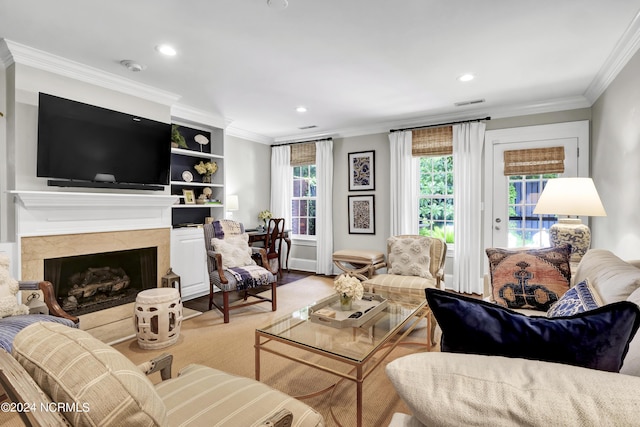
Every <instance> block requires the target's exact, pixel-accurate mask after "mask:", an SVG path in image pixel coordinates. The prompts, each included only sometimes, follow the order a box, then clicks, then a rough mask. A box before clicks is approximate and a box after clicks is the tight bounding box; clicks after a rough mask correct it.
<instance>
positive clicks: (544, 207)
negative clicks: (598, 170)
mask: <svg viewBox="0 0 640 427" xmlns="http://www.w3.org/2000/svg"><path fill="white" fill-rule="evenodd" d="M533 213H534V214H550V215H575V216H607V213H606V212H605V210H604V206H602V202H601V201H600V196H598V191H597V190H596V186H595V185H594V184H593V180H592V179H591V178H553V179H550V180H549V181H548V182H547V185H546V186H545V187H544V190H543V191H542V194H541V195H540V198H539V199H538V204H537V205H536V208H535V209H534V210H533Z"/></svg>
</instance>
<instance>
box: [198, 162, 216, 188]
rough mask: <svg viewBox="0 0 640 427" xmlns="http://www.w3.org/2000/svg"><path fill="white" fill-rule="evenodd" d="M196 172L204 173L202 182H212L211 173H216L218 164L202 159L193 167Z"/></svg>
mask: <svg viewBox="0 0 640 427" xmlns="http://www.w3.org/2000/svg"><path fill="white" fill-rule="evenodd" d="M193 168H194V169H195V170H196V172H198V173H199V174H200V175H202V182H206V183H210V182H211V175H213V174H214V173H216V171H217V170H218V164H217V163H216V162H206V163H205V162H204V161H201V162H200V163H198V164H197V165H195V166H194V167H193Z"/></svg>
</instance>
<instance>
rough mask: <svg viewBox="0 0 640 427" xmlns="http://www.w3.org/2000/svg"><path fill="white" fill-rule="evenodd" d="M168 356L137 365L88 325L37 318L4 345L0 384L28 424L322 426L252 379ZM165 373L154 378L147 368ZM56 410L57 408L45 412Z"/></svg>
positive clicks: (306, 410)
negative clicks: (174, 370)
mask: <svg viewBox="0 0 640 427" xmlns="http://www.w3.org/2000/svg"><path fill="white" fill-rule="evenodd" d="M171 361H172V357H171V356H170V355H161V356H157V357H155V358H154V359H152V360H151V361H149V362H147V363H144V364H142V365H139V366H136V365H135V364H134V363H133V362H132V361H130V360H129V359H128V358H126V357H125V356H124V355H123V354H122V353H120V352H118V351H117V350H116V349H114V348H113V347H111V346H109V345H107V344H104V343H103V342H101V341H100V340H98V339H96V338H94V337H92V336H91V335H90V334H89V333H87V332H86V331H82V330H79V329H74V328H69V327H67V326H63V325H58V324H54V323H36V324H33V325H31V326H29V327H27V328H25V329H24V330H23V331H21V332H20V333H19V334H18V335H16V337H15V345H14V351H13V354H12V355H11V354H9V353H7V352H6V351H4V350H2V349H0V386H1V387H2V389H4V390H5V392H6V394H7V396H8V397H9V399H10V400H11V401H12V402H15V403H16V404H19V405H22V406H20V407H21V408H22V407H24V408H25V410H19V411H16V412H17V413H18V414H17V415H19V416H20V418H21V420H22V421H23V422H24V424H25V425H27V426H60V425H69V426H85V425H113V426H143V425H144V426H151V425H153V426H167V427H171V426H184V427H186V426H218V427H234V426H256V427H268V426H269V427H274V426H275V427H290V426H292V425H296V426H299V427H322V426H323V425H324V419H323V417H322V415H320V414H319V413H318V412H316V411H315V410H313V409H312V408H311V407H309V406H308V405H306V404H305V403H303V402H301V401H299V400H297V399H294V398H293V397H291V396H289V395H287V394H285V393H282V392H280V391H278V390H274V389H273V388H271V387H269V386H268V385H266V384H263V383H261V382H259V381H256V380H254V379H251V378H245V377H240V376H236V375H231V374H228V373H226V372H224V371H221V370H218V369H214V368H210V367H208V366H203V365H196V364H190V365H187V366H185V367H184V368H182V369H181V370H180V372H179V373H178V375H177V377H175V378H171ZM154 372H160V377H161V381H159V382H157V383H156V384H154V383H153V382H152V381H151V380H150V379H149V378H148V377H147V376H146V374H147V375H148V374H152V373H154ZM42 408H53V409H54V410H42Z"/></svg>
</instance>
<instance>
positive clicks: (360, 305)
mask: <svg viewBox="0 0 640 427" xmlns="http://www.w3.org/2000/svg"><path fill="white" fill-rule="evenodd" d="M386 306H387V299H386V298H383V297H381V296H380V295H377V294H370V293H367V292H365V293H364V295H363V297H362V299H361V300H354V301H353V303H352V306H351V307H352V309H351V310H349V311H343V310H342V309H341V308H340V296H339V295H338V294H336V295H334V296H333V297H331V298H329V299H328V300H326V301H324V302H321V303H318V304H316V305H314V306H312V307H311V308H310V309H309V318H310V319H311V321H312V322H314V323H320V324H322V325H327V326H331V327H333V328H349V327H353V328H358V327H360V326H362V325H363V324H365V323H366V322H367V321H369V320H371V319H372V318H374V317H375V316H376V315H377V314H378V313H380V312H381V311H382V310H384V308H385V307H386ZM327 310H328V311H329V312H330V313H334V317H331V316H327V315H323V313H325V312H327ZM357 312H359V313H361V315H360V316H359V317H357V318H350V317H349V316H351V315H352V314H354V313H357Z"/></svg>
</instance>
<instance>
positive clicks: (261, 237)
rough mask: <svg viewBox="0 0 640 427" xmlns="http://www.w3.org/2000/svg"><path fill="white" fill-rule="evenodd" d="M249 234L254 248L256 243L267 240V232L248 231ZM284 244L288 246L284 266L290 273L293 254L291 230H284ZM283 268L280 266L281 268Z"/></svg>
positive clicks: (250, 244)
mask: <svg viewBox="0 0 640 427" xmlns="http://www.w3.org/2000/svg"><path fill="white" fill-rule="evenodd" d="M247 234H248V235H249V246H252V245H253V244H254V243H258V242H263V243H265V241H266V240H267V232H266V231H258V230H247ZM284 242H285V243H286V244H287V257H286V259H285V263H284V266H285V268H286V270H287V272H288V271H289V253H290V252H291V239H290V238H289V230H284ZM280 267H281V266H278V268H280Z"/></svg>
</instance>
